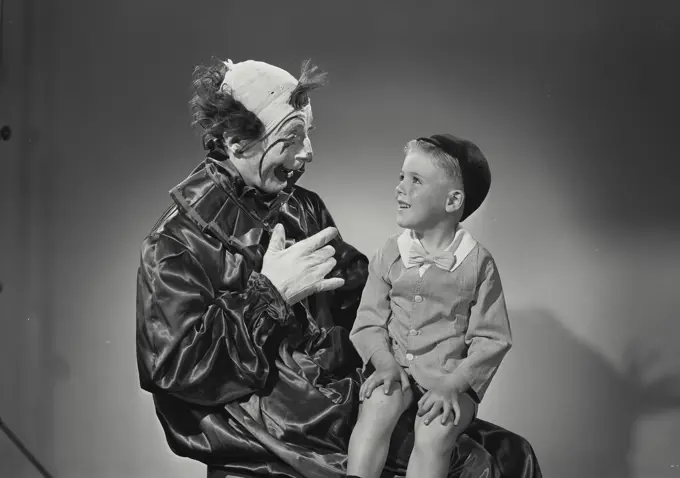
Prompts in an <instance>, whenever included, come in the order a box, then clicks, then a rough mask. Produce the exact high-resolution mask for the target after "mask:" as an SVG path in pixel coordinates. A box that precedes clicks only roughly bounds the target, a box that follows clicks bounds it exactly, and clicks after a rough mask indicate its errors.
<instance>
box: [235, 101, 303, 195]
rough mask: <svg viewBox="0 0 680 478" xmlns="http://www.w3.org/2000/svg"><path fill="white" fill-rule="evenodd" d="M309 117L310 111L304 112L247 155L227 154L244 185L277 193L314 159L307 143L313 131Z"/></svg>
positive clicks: (296, 115) (288, 120)
mask: <svg viewBox="0 0 680 478" xmlns="http://www.w3.org/2000/svg"><path fill="white" fill-rule="evenodd" d="M311 113H312V111H311V107H309V106H308V107H307V108H304V109H303V110H302V111H300V112H299V113H296V114H295V115H293V116H291V117H290V118H287V119H286V120H285V121H284V122H283V123H281V124H280V125H279V126H277V127H276V129H275V130H274V131H273V132H272V133H271V134H269V136H267V137H266V138H265V139H264V140H263V141H260V142H258V143H257V144H255V145H253V147H252V148H249V149H248V151H247V153H246V154H243V155H238V154H236V155H231V154H230V157H231V159H232V162H233V163H234V165H235V166H236V167H237V168H238V170H239V172H240V173H241V176H242V177H243V179H244V181H245V182H246V184H248V185H250V186H254V187H256V188H258V189H259V190H261V191H262V192H265V193H278V192H280V191H281V190H283V188H285V187H286V185H288V183H289V182H290V181H291V180H292V178H293V176H294V175H296V174H297V175H299V174H300V173H299V172H300V171H301V169H302V168H303V167H304V165H305V163H308V162H310V161H311V160H312V155H313V151H312V143H311V140H310V139H309V134H310V132H311V131H312V129H313V127H312V126H311V122H312V114H311Z"/></svg>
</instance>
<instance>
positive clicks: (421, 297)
mask: <svg viewBox="0 0 680 478" xmlns="http://www.w3.org/2000/svg"><path fill="white" fill-rule="evenodd" d="M414 300H415V301H416V302H422V301H423V296H422V295H417V296H415V297H414Z"/></svg>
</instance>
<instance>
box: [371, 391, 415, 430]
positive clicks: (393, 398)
mask: <svg viewBox="0 0 680 478" xmlns="http://www.w3.org/2000/svg"><path fill="white" fill-rule="evenodd" d="M410 400H412V394H411V392H410V391H407V392H406V393H402V392H401V390H394V391H393V392H392V393H391V394H390V395H385V393H384V392H383V390H382V388H377V389H375V390H374V391H373V393H371V396H370V397H368V398H366V399H365V400H364V401H363V402H362V403H361V405H360V408H359V413H360V415H361V416H363V417H370V418H371V419H372V420H374V421H381V422H382V421H387V422H394V423H396V421H397V420H398V419H399V417H400V416H401V414H402V413H404V411H405V410H406V409H407V408H408V406H409V404H410Z"/></svg>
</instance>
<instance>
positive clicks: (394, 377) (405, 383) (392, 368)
mask: <svg viewBox="0 0 680 478" xmlns="http://www.w3.org/2000/svg"><path fill="white" fill-rule="evenodd" d="M373 365H374V367H375V372H373V373H372V374H371V376H370V377H368V380H366V381H365V382H364V383H363V384H362V385H361V388H360V389H359V400H360V401H364V400H365V399H367V398H369V397H370V396H371V394H372V393H373V390H375V389H376V388H378V387H379V386H380V385H384V389H383V390H384V393H385V395H390V394H391V393H392V384H393V383H395V382H401V391H402V393H404V392H406V390H408V389H409V388H410V387H411V384H410V383H409V379H408V375H407V374H406V372H405V371H404V369H403V368H401V366H400V365H399V363H398V362H397V361H396V359H395V358H394V357H393V356H392V354H389V357H387V356H384V357H381V358H380V360H376V361H374V362H373Z"/></svg>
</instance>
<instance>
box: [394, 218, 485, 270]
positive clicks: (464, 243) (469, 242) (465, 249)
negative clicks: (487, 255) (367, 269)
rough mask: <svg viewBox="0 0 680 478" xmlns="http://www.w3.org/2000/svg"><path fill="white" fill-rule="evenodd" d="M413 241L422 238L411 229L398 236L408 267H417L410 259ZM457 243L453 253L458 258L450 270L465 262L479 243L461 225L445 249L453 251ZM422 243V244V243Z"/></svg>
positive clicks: (403, 258) (400, 252)
mask: <svg viewBox="0 0 680 478" xmlns="http://www.w3.org/2000/svg"><path fill="white" fill-rule="evenodd" d="M413 241H418V242H420V240H419V239H418V238H417V237H416V236H415V234H414V233H413V231H412V230H411V229H405V230H404V232H402V233H401V234H400V235H399V237H398V238H397V246H398V247H399V254H400V255H401V261H402V262H403V263H404V266H405V267H406V268H408V267H415V265H416V264H412V263H411V262H410V261H409V257H410V251H411V244H412V243H413ZM455 244H458V246H457V247H456V249H455V250H454V251H453V255H454V257H455V258H456V260H455V261H454V263H453V266H452V267H451V270H450V272H453V271H454V270H456V268H457V267H458V266H459V265H460V264H461V263H462V262H463V260H464V259H465V258H466V257H467V256H468V254H470V252H472V249H474V248H475V246H476V245H477V240H476V239H475V238H474V237H472V234H470V233H469V232H468V231H466V230H465V229H463V228H462V227H461V226H460V225H458V228H457V229H456V234H455V235H454V236H453V240H452V241H451V244H449V245H448V247H447V248H446V249H445V250H446V251H451V249H452V248H453V247H454V245H455ZM421 245H422V244H421Z"/></svg>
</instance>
